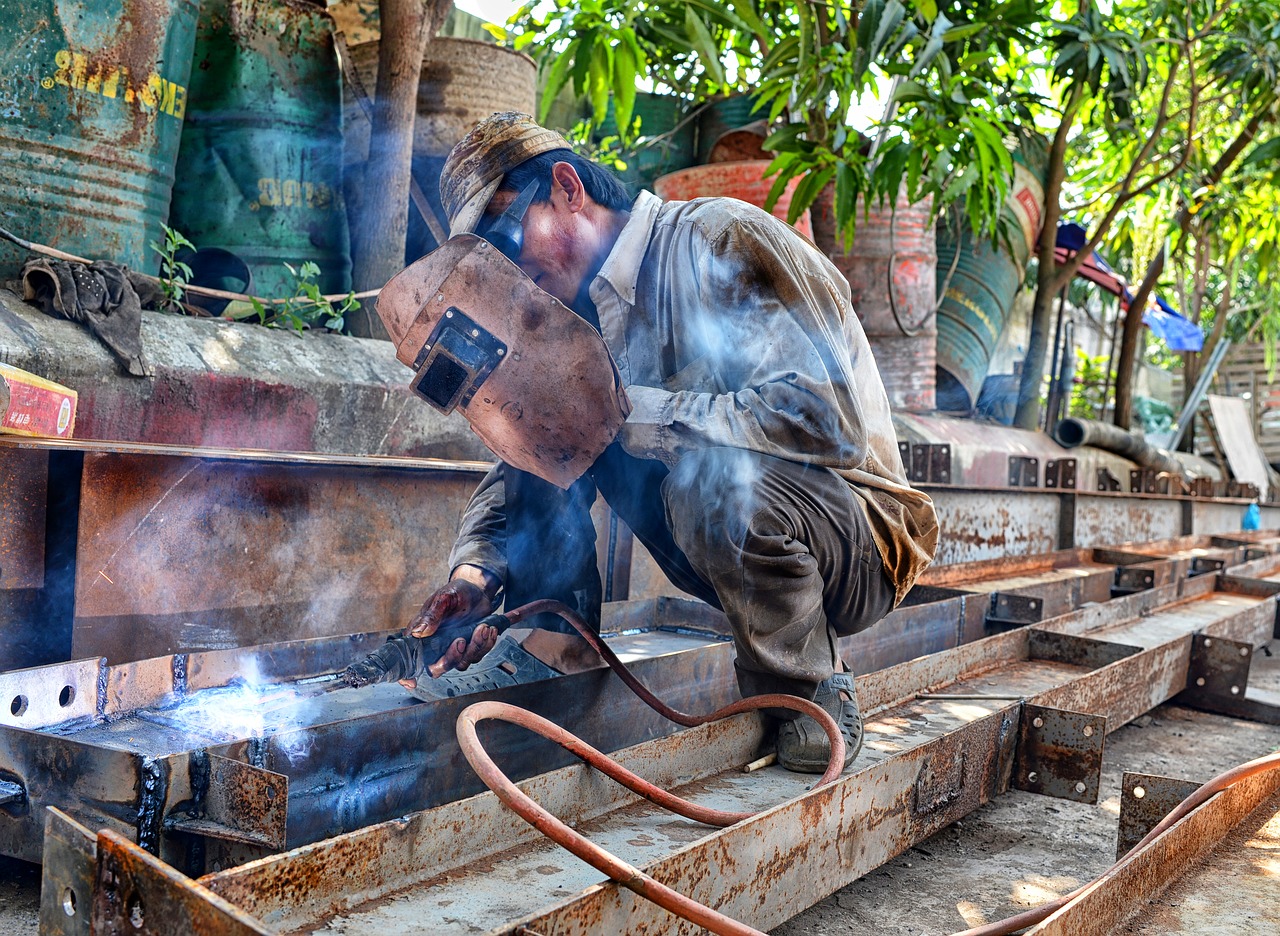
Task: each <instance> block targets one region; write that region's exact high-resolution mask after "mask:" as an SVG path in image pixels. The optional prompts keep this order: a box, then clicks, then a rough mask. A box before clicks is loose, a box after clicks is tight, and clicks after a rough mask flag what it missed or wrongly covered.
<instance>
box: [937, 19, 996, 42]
mask: <svg viewBox="0 0 1280 936" xmlns="http://www.w3.org/2000/svg"><path fill="white" fill-rule="evenodd" d="M986 28H987V24H986V23H983V22H978V23H964V24H962V25H960V26H952V27H951V28H950V29H948V30H947V31H946V32H945V33H943V34H942V41H943V42H955V41H956V40H958V39H965V38H967V37H969V36H972V35H974V34H976V33H980V32H982V31H983V30H984V29H986Z"/></svg>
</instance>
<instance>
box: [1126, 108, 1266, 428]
mask: <svg viewBox="0 0 1280 936" xmlns="http://www.w3.org/2000/svg"><path fill="white" fill-rule="evenodd" d="M1274 111H1275V103H1274V102H1272V104H1271V105H1270V106H1268V107H1264V108H1259V110H1258V112H1257V113H1256V114H1254V115H1253V117H1252V119H1250V121H1249V122H1248V123H1247V124H1245V126H1244V129H1243V130H1241V131H1240V135H1239V136H1237V137H1236V138H1235V140H1233V141H1232V143H1231V145H1230V146H1228V147H1227V148H1226V150H1224V151H1223V153H1222V155H1221V156H1219V157H1218V161H1217V162H1215V163H1214V164H1213V166H1212V167H1211V168H1210V169H1209V171H1208V172H1206V173H1205V174H1204V176H1203V177H1202V178H1201V179H1200V183H1199V184H1198V185H1197V186H1195V188H1196V189H1207V188H1212V187H1213V186H1216V185H1217V184H1218V183H1219V182H1221V181H1222V178H1223V176H1225V175H1226V174H1227V170H1228V169H1230V168H1231V166H1232V165H1233V164H1234V163H1235V161H1236V160H1237V159H1239V158H1240V154H1241V153H1243V152H1244V150H1245V148H1246V147H1247V146H1248V145H1249V144H1250V143H1251V142H1253V138H1254V136H1256V135H1257V132H1258V128H1259V127H1261V126H1262V124H1263V122H1264V121H1266V120H1269V119H1270V118H1272V117H1273V116H1274ZM1195 208H1196V206H1195V205H1194V204H1192V203H1184V204H1183V206H1182V209H1181V210H1180V211H1179V212H1178V216H1177V217H1176V218H1175V219H1174V222H1173V225H1172V231H1171V232H1170V233H1176V232H1181V231H1185V230H1186V229H1187V227H1188V226H1189V225H1190V224H1191V219H1192V218H1193V217H1194V214H1195ZM1167 242H1168V238H1166V239H1165V241H1164V242H1162V243H1161V246H1160V250H1159V251H1157V253H1156V255H1155V257H1153V258H1152V260H1151V264H1150V265H1149V266H1148V267H1147V272H1146V275H1145V276H1143V277H1142V283H1141V285H1139V286H1138V290H1137V292H1135V293H1134V295H1133V300H1132V301H1131V302H1130V303H1129V311H1128V312H1127V313H1125V317H1124V330H1123V331H1122V333H1121V336H1120V360H1119V361H1118V362H1116V411H1115V419H1114V422H1115V424H1116V425H1117V426H1119V427H1120V428H1121V429H1128V428H1129V423H1130V422H1131V421H1132V420H1133V376H1134V367H1135V365H1136V364H1137V359H1138V339H1139V338H1140V337H1141V332H1142V313H1143V311H1144V310H1145V309H1146V307H1147V302H1148V300H1150V298H1151V294H1152V293H1153V292H1154V291H1155V288H1156V282H1157V281H1158V280H1159V279H1160V274H1161V273H1162V272H1164V264H1165V246H1164V245H1165V243H1167Z"/></svg>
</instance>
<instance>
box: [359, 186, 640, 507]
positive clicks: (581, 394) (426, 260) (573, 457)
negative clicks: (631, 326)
mask: <svg viewBox="0 0 1280 936" xmlns="http://www.w3.org/2000/svg"><path fill="white" fill-rule="evenodd" d="M526 195H528V201H531V200H532V198H533V193H532V192H531V191H530V190H529V189H525V191H523V192H521V193H520V195H519V196H518V197H517V199H516V201H515V202H513V203H512V205H511V207H510V208H508V210H507V211H506V212H504V214H503V215H502V216H500V217H499V218H498V220H497V221H496V222H495V223H494V225H491V226H490V227H489V228H488V229H487V231H486V234H488V235H491V236H495V237H496V239H497V241H499V242H501V243H502V245H503V247H504V248H505V249H504V250H499V249H498V247H496V246H495V245H494V243H490V241H489V240H486V239H485V238H481V237H478V236H476V235H474V234H460V235H458V236H456V237H452V238H450V239H449V240H448V241H446V242H445V243H444V244H443V245H442V246H441V247H439V248H437V249H436V250H434V251H432V252H431V253H429V254H427V255H426V256H425V257H423V258H422V259H420V260H418V261H416V262H415V263H413V264H412V265H410V266H409V267H406V268H405V269H404V270H402V271H401V272H400V273H398V274H396V276H395V277H393V278H392V279H391V281H390V282H388V283H387V285H386V286H384V287H383V288H382V292H381V293H380V294H379V296H378V315H379V317H381V319H382V322H383V324H384V325H385V326H386V329H387V332H388V334H389V335H390V336H391V340H392V341H394V342H395V345H396V357H397V358H399V360H400V361H402V362H403V363H404V364H406V365H407V366H409V367H410V368H412V369H413V372H414V376H413V381H412V387H413V391H414V392H415V393H416V394H417V395H418V396H420V397H422V398H423V399H424V400H426V401H427V402H428V403H430V404H431V405H432V406H434V407H435V408H436V409H438V410H440V411H441V412H442V413H450V412H452V411H453V410H455V409H457V410H458V411H459V412H460V413H462V415H463V416H464V417H466V419H467V422H469V423H470V424H471V428H472V430H473V431H474V432H475V433H476V435H478V436H479V437H480V438H481V439H482V440H483V441H484V443H485V445H487V446H488V447H489V448H490V449H491V450H492V451H493V453H494V454H495V455H497V456H498V457H499V458H501V459H502V460H503V461H504V462H506V463H507V464H509V465H511V466H513V467H515V468H519V469H521V470H523V471H527V472H530V473H531V474H535V475H537V476H538V477H540V478H543V479H544V480H546V481H549V482H551V483H552V484H555V485H557V486H559V487H561V488H568V487H569V485H571V484H572V483H573V482H574V481H576V480H577V479H578V478H580V477H581V476H582V474H583V473H584V472H585V471H586V470H587V468H589V467H590V466H591V464H592V462H594V461H595V460H596V459H597V458H598V457H599V456H600V454H601V453H602V452H604V450H605V449H606V448H607V447H608V445H609V443H610V442H612V441H613V439H614V437H615V436H616V435H617V434H618V430H619V429H620V428H621V426H622V423H623V422H624V421H625V420H626V417H627V413H628V412H630V409H631V407H630V404H629V403H628V402H627V397H626V393H625V392H624V391H623V389H622V386H621V381H620V379H619V376H618V371H617V367H616V366H615V365H614V362H613V358H612V357H611V356H610V354H609V351H608V349H607V348H606V347H605V344H604V340H603V339H602V338H601V337H600V334H599V332H597V331H596V330H595V329H594V328H592V327H591V325H589V324H588V323H587V322H586V321H584V320H583V319H582V318H581V317H580V316H578V315H577V314H576V313H574V312H573V311H572V310H570V309H569V308H567V307H566V306H565V305H564V304H563V303H561V302H560V301H559V300H558V299H556V298H555V297H554V296H551V295H550V294H549V293H546V292H544V291H543V290H541V289H539V288H538V287H537V286H535V285H534V283H533V281H532V280H531V279H529V277H527V276H525V275H524V273H523V272H521V270H520V268H519V267H517V266H516V265H515V264H514V263H512V262H511V261H510V260H509V259H508V258H507V257H506V256H504V254H505V253H506V251H507V250H511V249H513V248H514V250H515V255H516V256H519V251H520V243H519V240H518V239H514V238H512V237H511V236H510V235H511V231H510V230H505V228H509V227H510V225H505V226H503V224H502V222H503V218H505V217H506V215H509V214H512V213H513V212H515V211H519V215H523V213H524V210H523V209H520V208H519V202H520V200H521V199H524V198H525V196H526ZM528 201H526V203H525V205H524V209H527V207H528ZM519 215H517V216H516V217H515V224H514V230H515V232H516V238H519V237H520V224H519ZM494 226H499V227H500V230H499V231H497V232H495V231H494ZM504 235H505V236H506V239H505V241H504V240H503V236H504ZM513 240H515V243H514V244H512V243H511V241H513Z"/></svg>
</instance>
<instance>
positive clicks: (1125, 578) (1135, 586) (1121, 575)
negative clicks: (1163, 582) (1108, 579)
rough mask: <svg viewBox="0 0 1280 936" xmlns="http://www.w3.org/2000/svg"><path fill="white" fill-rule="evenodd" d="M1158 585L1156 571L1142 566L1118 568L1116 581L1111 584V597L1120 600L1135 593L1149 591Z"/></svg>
mask: <svg viewBox="0 0 1280 936" xmlns="http://www.w3.org/2000/svg"><path fill="white" fill-rule="evenodd" d="M1155 584H1156V572H1155V569H1144V568H1143V567H1142V566H1117V567H1116V577H1115V581H1114V582H1112V584H1111V597H1112V598H1120V597H1123V596H1124V595H1132V594H1134V593H1135V592H1140V591H1147V590H1148V589H1151V588H1154V587H1155Z"/></svg>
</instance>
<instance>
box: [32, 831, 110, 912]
mask: <svg viewBox="0 0 1280 936" xmlns="http://www.w3.org/2000/svg"><path fill="white" fill-rule="evenodd" d="M42 864H43V868H42V869H41V873H40V933H41V934H42V936H89V908H90V907H91V906H92V904H93V878H94V872H95V870H96V868H97V864H98V842H97V839H96V838H95V837H94V834H93V833H92V832H90V831H89V830H88V829H86V828H85V827H84V826H82V825H81V824H80V823H78V822H76V821H75V820H74V819H72V818H71V817H70V816H68V815H67V814H66V813H64V812H63V811H62V810H60V809H55V808H54V807H52V806H50V807H48V811H47V812H46V814H45V823H44V860H43V862H42Z"/></svg>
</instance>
